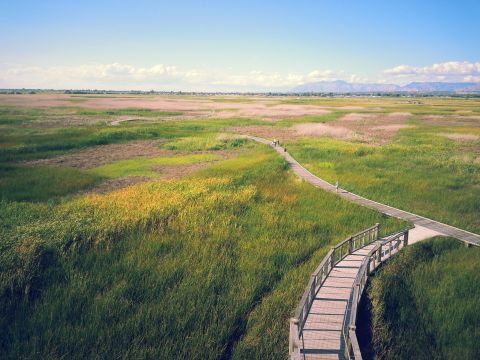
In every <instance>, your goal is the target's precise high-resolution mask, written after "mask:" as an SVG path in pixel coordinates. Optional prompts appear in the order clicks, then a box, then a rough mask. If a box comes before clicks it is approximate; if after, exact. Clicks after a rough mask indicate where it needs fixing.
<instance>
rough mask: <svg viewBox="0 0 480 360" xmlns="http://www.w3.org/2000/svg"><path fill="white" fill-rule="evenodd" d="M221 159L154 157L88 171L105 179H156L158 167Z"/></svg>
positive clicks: (215, 156) (198, 156)
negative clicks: (125, 177) (141, 177)
mask: <svg viewBox="0 0 480 360" xmlns="http://www.w3.org/2000/svg"><path fill="white" fill-rule="evenodd" d="M219 159H221V158H220V157H219V156H217V155H214V154H198V155H187V156H173V157H154V158H139V159H129V160H120V161H115V162H113V163H110V164H107V165H103V166H99V167H96V168H94V169H92V170H89V173H90V174H93V175H97V176H100V177H105V178H115V177H121V176H147V177H158V176H160V173H159V172H158V171H155V170H154V167H155V166H159V165H189V164H195V163H198V162H205V161H214V160H219Z"/></svg>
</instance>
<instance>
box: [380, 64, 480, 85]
mask: <svg viewBox="0 0 480 360" xmlns="http://www.w3.org/2000/svg"><path fill="white" fill-rule="evenodd" d="M383 73H384V74H385V75H387V76H392V77H394V78H399V79H402V78H403V79H406V80H411V79H414V80H416V81H476V80H474V79H478V75H480V62H473V63H472V62H468V61H448V62H444V63H438V64H432V65H429V66H424V67H416V66H410V65H399V66H396V67H394V68H391V69H386V70H384V71H383Z"/></svg>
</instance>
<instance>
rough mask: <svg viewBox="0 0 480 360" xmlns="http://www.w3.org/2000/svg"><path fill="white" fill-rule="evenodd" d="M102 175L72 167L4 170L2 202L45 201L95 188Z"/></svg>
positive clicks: (1, 173) (0, 173)
mask: <svg viewBox="0 0 480 360" xmlns="http://www.w3.org/2000/svg"><path fill="white" fill-rule="evenodd" d="M101 180H102V176H99V175H97V174H93V173H88V172H86V171H82V170H77V169H72V168H54V167H41V166H36V167H25V166H12V165H4V166H1V167H0V199H4V200H16V201H45V200H49V199H52V198H57V197H61V196H64V195H67V194H70V193H74V192H77V191H79V190H84V189H88V188H90V187H92V186H93V185H94V184H96V183H98V182H99V181H101Z"/></svg>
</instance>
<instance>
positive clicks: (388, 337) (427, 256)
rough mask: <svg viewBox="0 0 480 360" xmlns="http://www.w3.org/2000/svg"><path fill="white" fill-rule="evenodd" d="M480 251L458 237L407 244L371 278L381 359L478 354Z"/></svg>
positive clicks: (377, 351)
mask: <svg viewBox="0 0 480 360" xmlns="http://www.w3.org/2000/svg"><path fill="white" fill-rule="evenodd" d="M479 260H480V249H478V248H476V247H474V248H468V249H467V248H465V247H463V245H461V243H459V242H458V241H456V240H454V239H442V238H437V239H432V240H429V241H426V242H423V243H419V244H415V245H413V246H411V247H408V248H406V249H405V250H404V251H402V252H401V253H400V254H399V255H397V256H396V257H395V258H393V259H392V261H391V262H390V263H387V265H386V266H385V267H384V268H383V269H382V270H381V271H380V272H379V274H378V275H376V276H375V277H374V278H373V281H372V285H371V288H370V290H369V293H368V296H369V297H370V299H371V302H372V317H373V346H374V351H375V357H376V358H378V359H408V358H414V359H477V358H479V356H480V348H479V347H478V344H479V342H480V334H479V332H478V328H479V326H480V313H479V312H478V308H479V306H480V300H479V299H480V290H479V287H478V284H480V275H479V274H480V261H479Z"/></svg>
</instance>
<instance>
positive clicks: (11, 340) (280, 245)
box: [0, 146, 402, 359]
mask: <svg viewBox="0 0 480 360" xmlns="http://www.w3.org/2000/svg"><path fill="white" fill-rule="evenodd" d="M256 148H258V150H254V149H251V150H250V151H248V152H246V153H245V154H243V155H241V156H240V157H238V158H235V159H231V160H227V161H223V162H221V163H219V164H218V165H214V166H212V167H211V168H208V169H206V170H204V171H202V172H201V174H199V175H197V177H195V178H192V179H188V180H183V181H176V182H171V181H167V182H155V183H147V184H140V185H136V186H133V187H130V188H127V189H124V190H119V191H116V192H113V193H109V194H106V195H88V196H83V197H79V198H74V199H71V200H68V201H64V202H62V203H60V204H57V205H54V204H23V205H21V203H16V202H4V203H2V204H1V206H2V211H1V212H0V214H2V215H1V216H2V219H1V220H2V228H1V231H2V232H1V235H2V238H3V239H4V241H2V242H1V243H0V247H1V249H0V250H1V251H0V254H1V255H0V264H1V266H2V274H3V275H2V277H1V282H0V294H2V296H1V297H0V305H1V306H0V309H1V313H0V314H1V315H0V319H1V320H0V321H1V324H0V325H1V326H2V329H4V331H2V332H1V335H0V344H1V352H2V353H3V354H4V356H3V357H5V358H27V359H28V358H38V357H41V358H49V357H50V358H51V357H68V358H85V357H92V356H94V357H95V356H96V357H100V358H101V357H114V358H116V357H123V358H128V357H132V356H135V357H153V358H166V357H168V356H170V355H171V354H176V355H175V356H176V357H179V358H188V359H219V358H222V357H223V356H227V355H228V354H229V355H231V356H233V357H234V358H246V357H248V358H258V359H278V358H282V357H284V356H285V355H286V344H287V342H288V341H287V339H288V338H287V331H288V330H287V329H288V326H287V319H288V318H289V316H291V312H292V310H293V309H294V307H295V304H296V303H297V302H298V301H299V297H300V295H301V291H302V289H303V287H304V285H305V283H306V281H307V280H308V276H309V273H310V272H311V271H312V269H313V268H314V266H315V263H316V262H318V261H319V260H320V258H321V256H322V255H323V254H324V253H325V252H326V251H327V250H328V247H329V246H330V245H331V244H333V243H335V242H338V241H339V240H341V239H343V238H345V237H346V236H347V235H348V234H350V233H353V232H356V231H358V229H361V228H365V227H367V226H369V225H371V224H373V223H376V222H383V224H384V225H385V231H389V230H390V231H391V230H393V229H396V228H399V227H400V226H402V224H401V223H400V222H398V221H395V220H387V221H385V220H384V219H383V218H382V217H381V216H380V215H379V214H378V213H375V212H373V211H371V210H368V209H365V208H360V207H358V206H356V205H354V204H351V203H348V202H346V201H343V200H341V199H339V198H337V197H335V196H334V195H333V194H329V193H325V192H322V191H318V190H317V189H315V188H313V187H311V186H310V185H307V184H305V183H302V182H299V181H298V180H297V178H296V177H294V175H293V174H291V173H290V172H288V171H287V170H286V166H285V163H284V162H283V161H282V160H281V159H279V158H278V157H277V156H276V155H275V154H274V153H273V152H272V151H271V150H269V149H267V148H265V147H261V146H256ZM278 304H282V306H277V305H278ZM259 332H262V333H263V332H265V334H264V336H263V337H259ZM275 344H277V345H279V346H274V345H275ZM280 344H281V345H282V346H280Z"/></svg>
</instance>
